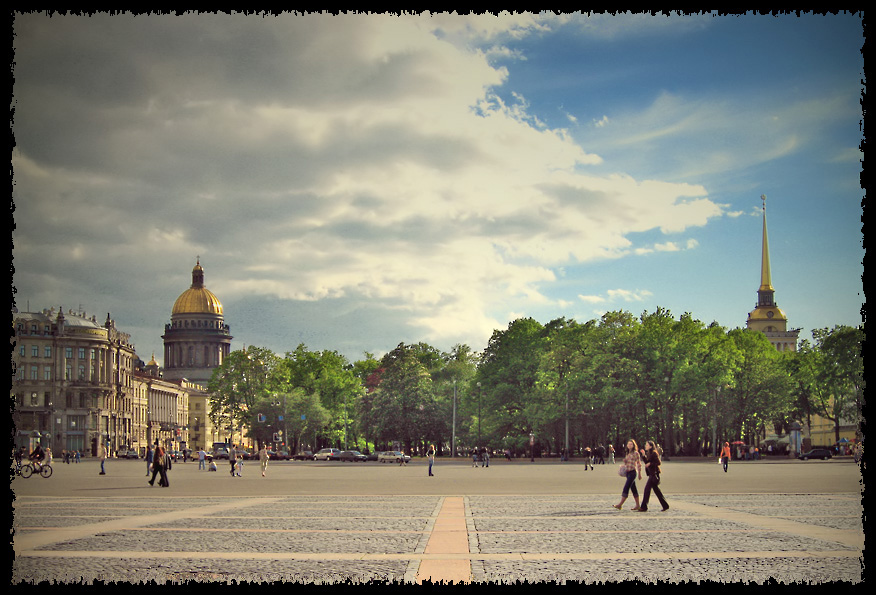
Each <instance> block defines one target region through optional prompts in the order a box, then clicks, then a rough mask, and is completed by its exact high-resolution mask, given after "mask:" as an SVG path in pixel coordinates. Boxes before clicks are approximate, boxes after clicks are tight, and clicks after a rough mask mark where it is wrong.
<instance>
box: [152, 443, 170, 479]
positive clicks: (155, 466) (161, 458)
mask: <svg viewBox="0 0 876 595" xmlns="http://www.w3.org/2000/svg"><path fill="white" fill-rule="evenodd" d="M169 459H170V457H168V456H167V455H165V453H164V449H163V448H162V447H160V446H156V447H155V451H154V452H153V453H152V479H150V480H149V481H148V482H147V483H148V484H149V485H155V478H156V477H158V486H159V487H162V488H163V487H164V484H165V483H166V481H167V469H166V468H165V465H167V464H168V462H169Z"/></svg>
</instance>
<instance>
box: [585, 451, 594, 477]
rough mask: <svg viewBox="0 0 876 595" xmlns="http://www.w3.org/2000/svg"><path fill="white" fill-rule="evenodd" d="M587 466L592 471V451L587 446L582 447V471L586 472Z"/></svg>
mask: <svg viewBox="0 0 876 595" xmlns="http://www.w3.org/2000/svg"><path fill="white" fill-rule="evenodd" d="M587 465H590V470H591V471H593V449H592V448H590V447H589V446H586V447H584V471H587Z"/></svg>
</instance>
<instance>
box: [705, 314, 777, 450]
mask: <svg viewBox="0 0 876 595" xmlns="http://www.w3.org/2000/svg"><path fill="white" fill-rule="evenodd" d="M729 336H730V338H731V339H732V340H733V341H734V342H735V344H736V347H737V348H738V349H739V353H740V356H741V357H740V361H739V366H738V368H737V369H736V372H735V374H734V380H733V385H732V386H731V387H729V388H728V389H725V390H724V391H722V400H723V405H724V406H725V413H726V414H729V415H730V416H731V417H732V423H731V425H730V428H729V430H730V436H728V437H735V438H739V439H742V440H743V441H746V442H748V443H749V444H756V443H757V442H758V436H759V435H765V433H766V428H767V427H768V426H770V425H772V423H773V421H774V420H775V419H777V418H780V417H781V416H782V415H784V413H785V412H786V411H788V410H789V409H791V408H793V406H794V399H793V390H792V389H793V383H792V381H791V377H790V375H789V373H788V368H787V366H786V365H785V364H784V362H783V361H782V360H783V356H782V355H781V354H780V353H779V352H778V351H776V348H775V347H773V345H772V344H771V343H770V342H769V340H768V339H767V338H766V336H764V334H763V333H761V332H758V331H753V330H750V329H734V330H732V331H730V333H729Z"/></svg>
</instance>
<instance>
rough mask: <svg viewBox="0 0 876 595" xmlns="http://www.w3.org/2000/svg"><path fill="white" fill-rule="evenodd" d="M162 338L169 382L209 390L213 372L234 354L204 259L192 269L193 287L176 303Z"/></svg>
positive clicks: (228, 329)
mask: <svg viewBox="0 0 876 595" xmlns="http://www.w3.org/2000/svg"><path fill="white" fill-rule="evenodd" d="M161 338H162V339H163V340H164V374H163V376H164V378H165V379H166V380H183V379H185V380H188V381H190V382H194V383H196V384H199V385H201V386H207V383H208V382H209V381H210V377H211V376H212V374H213V370H214V369H215V368H217V367H218V366H220V365H221V364H222V362H223V361H224V360H225V358H226V357H228V354H229V352H230V351H231V338H232V337H231V334H230V328H229V326H228V325H227V324H225V318H224V315H223V311H222V302H220V301H219V298H217V297H216V295H215V294H214V293H213V292H211V291H210V290H209V289H207V287H206V286H205V285H204V269H203V267H201V262H200V259H198V261H197V263H196V264H195V267H194V268H193V269H192V285H191V287H189V288H188V289H187V290H185V291H184V292H183V293H182V294H180V296H179V297H178V298H177V299H176V301H175V302H174V304H173V310H172V311H171V315H170V323H168V324H166V325H165V326H164V334H163V335H162V336H161Z"/></svg>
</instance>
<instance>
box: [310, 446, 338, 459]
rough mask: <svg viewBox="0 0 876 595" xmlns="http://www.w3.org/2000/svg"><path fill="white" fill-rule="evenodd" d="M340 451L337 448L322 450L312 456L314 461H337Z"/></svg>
mask: <svg viewBox="0 0 876 595" xmlns="http://www.w3.org/2000/svg"><path fill="white" fill-rule="evenodd" d="M339 454H341V451H340V450H339V449H337V448H323V449H322V450H321V451H319V452H318V453H316V454H315V455H313V460H314V461H337V460H338V455H339Z"/></svg>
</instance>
